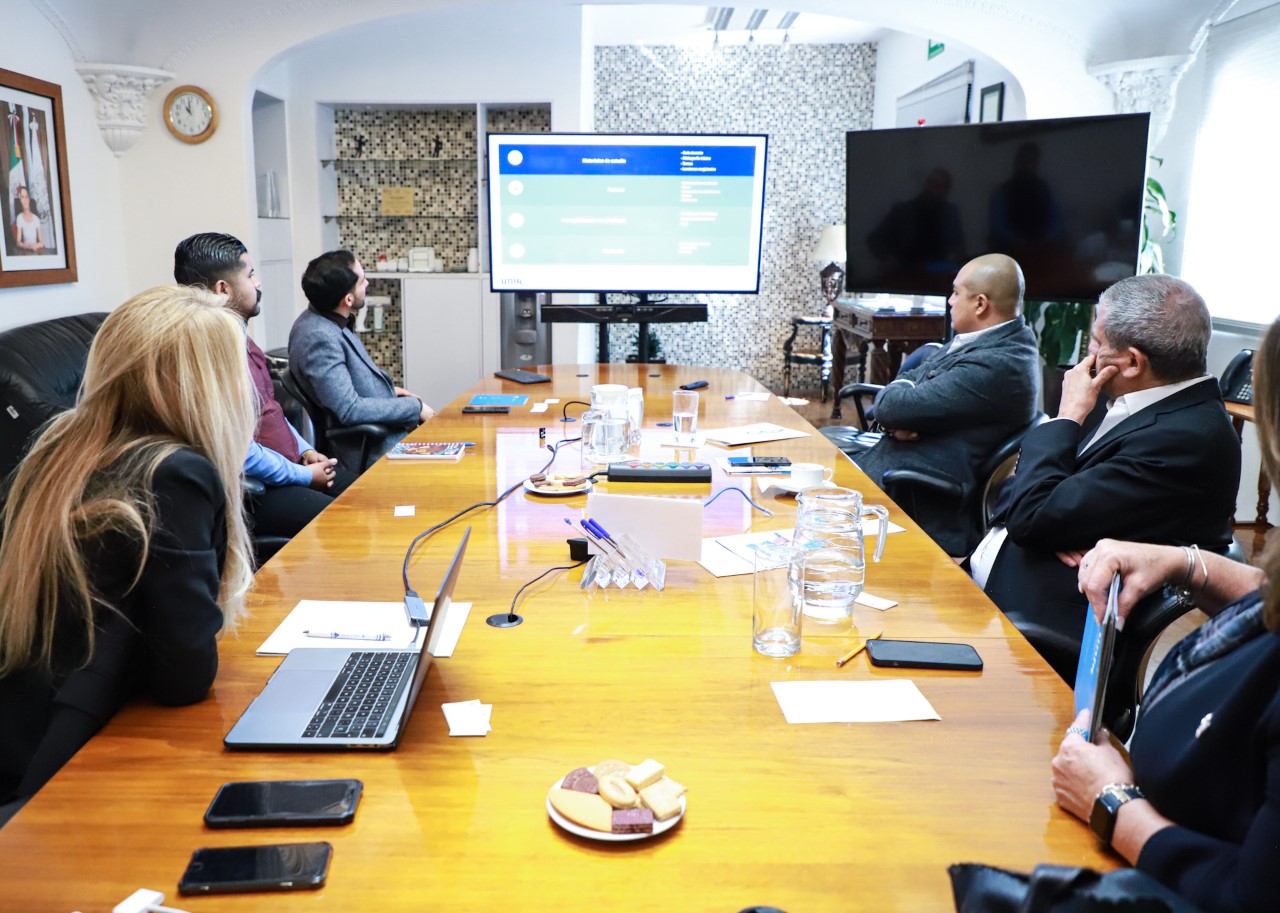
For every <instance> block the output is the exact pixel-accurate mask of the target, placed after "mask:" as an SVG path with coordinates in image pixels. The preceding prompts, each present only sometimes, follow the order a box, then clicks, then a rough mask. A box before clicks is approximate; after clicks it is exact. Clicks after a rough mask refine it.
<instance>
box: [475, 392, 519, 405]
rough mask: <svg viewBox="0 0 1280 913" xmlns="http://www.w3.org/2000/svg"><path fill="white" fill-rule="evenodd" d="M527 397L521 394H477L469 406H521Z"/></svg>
mask: <svg viewBox="0 0 1280 913" xmlns="http://www.w3.org/2000/svg"><path fill="white" fill-rule="evenodd" d="M528 401H529V397H528V396H526V395H525V394H523V393H477V394H476V395H475V396H473V397H471V401H470V402H469V403H467V405H469V406H523V405H524V404H525V403H527V402H528Z"/></svg>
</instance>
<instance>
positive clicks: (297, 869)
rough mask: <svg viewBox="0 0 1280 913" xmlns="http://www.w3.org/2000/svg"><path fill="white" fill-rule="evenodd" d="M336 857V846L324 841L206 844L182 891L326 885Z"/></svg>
mask: <svg viewBox="0 0 1280 913" xmlns="http://www.w3.org/2000/svg"><path fill="white" fill-rule="evenodd" d="M332 856H333V846H332V845H330V844H328V843H323V842H322V843H278V844H272V845H268V846H218V847H203V848H201V849H198V850H196V851H195V852H194V853H192V854H191V861H190V862H189V863H187V870H186V871H185V872H183V873H182V880H181V881H179V882H178V893H179V894H244V893H248V892H251V891H301V890H305V889H307V888H318V887H320V886H321V885H323V884H324V879H325V876H326V875H327V874H328V872H329V859H330V857H332Z"/></svg>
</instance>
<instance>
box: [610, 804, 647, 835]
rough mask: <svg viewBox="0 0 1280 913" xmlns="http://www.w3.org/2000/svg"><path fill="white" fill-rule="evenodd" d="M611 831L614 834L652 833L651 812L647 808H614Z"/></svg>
mask: <svg viewBox="0 0 1280 913" xmlns="http://www.w3.org/2000/svg"><path fill="white" fill-rule="evenodd" d="M613 832H614V833H615V834H652V833H653V812H652V811H650V810H649V809H647V808H615V809H614V810H613Z"/></svg>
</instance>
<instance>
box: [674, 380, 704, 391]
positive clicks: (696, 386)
mask: <svg viewBox="0 0 1280 913" xmlns="http://www.w3.org/2000/svg"><path fill="white" fill-rule="evenodd" d="M706 385H707V382H706V381H705V380H695V381H693V383H688V384H681V385H680V389H681V390H701V389H702V388H703V387H705V386H706Z"/></svg>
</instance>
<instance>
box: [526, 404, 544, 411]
mask: <svg viewBox="0 0 1280 913" xmlns="http://www.w3.org/2000/svg"><path fill="white" fill-rule="evenodd" d="M529 411H530V412H546V411H547V404H546V403H534V404H533V405H532V406H530V407H529Z"/></svg>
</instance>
